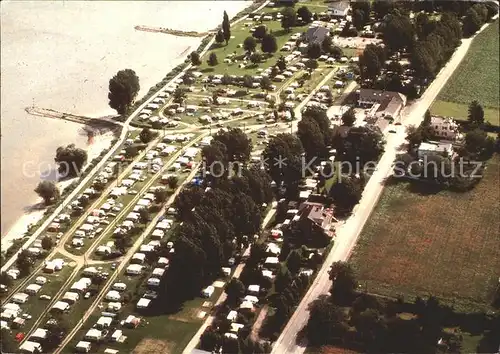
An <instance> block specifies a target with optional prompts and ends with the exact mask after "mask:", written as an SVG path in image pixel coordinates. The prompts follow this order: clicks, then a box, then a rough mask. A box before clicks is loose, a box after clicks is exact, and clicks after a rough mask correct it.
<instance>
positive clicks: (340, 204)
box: [329, 176, 364, 213]
mask: <svg viewBox="0 0 500 354" xmlns="http://www.w3.org/2000/svg"><path fill="white" fill-rule="evenodd" d="M363 188H364V185H363V181H362V180H361V179H360V178H357V177H356V176H349V177H347V176H339V178H338V181H337V182H336V183H334V184H333V186H332V187H331V188H330V192H329V194H330V197H331V198H332V199H333V201H334V203H335V206H336V207H337V209H338V212H339V213H350V212H351V211H352V209H353V208H354V206H355V205H356V204H358V202H359V200H360V199H361V194H362V193H363Z"/></svg>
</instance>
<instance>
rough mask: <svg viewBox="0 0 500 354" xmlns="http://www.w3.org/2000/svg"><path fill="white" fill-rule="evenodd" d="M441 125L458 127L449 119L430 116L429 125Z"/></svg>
mask: <svg viewBox="0 0 500 354" xmlns="http://www.w3.org/2000/svg"><path fill="white" fill-rule="evenodd" d="M441 124H449V125H458V124H457V122H455V120H454V119H453V118H451V117H441V116H431V125H441Z"/></svg>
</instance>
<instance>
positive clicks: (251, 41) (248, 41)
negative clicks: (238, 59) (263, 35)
mask: <svg viewBox="0 0 500 354" xmlns="http://www.w3.org/2000/svg"><path fill="white" fill-rule="evenodd" d="M256 47H257V41H256V40H255V38H253V37H247V38H245V40H244V41H243V49H245V51H247V52H248V53H253V52H255V48H256Z"/></svg>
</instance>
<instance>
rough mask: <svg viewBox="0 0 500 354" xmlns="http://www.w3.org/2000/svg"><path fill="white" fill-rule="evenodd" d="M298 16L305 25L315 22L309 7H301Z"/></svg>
mask: <svg viewBox="0 0 500 354" xmlns="http://www.w3.org/2000/svg"><path fill="white" fill-rule="evenodd" d="M297 15H298V16H299V17H300V18H301V19H302V22H304V23H311V22H312V20H313V18H312V17H313V14H312V12H311V10H309V8H307V6H302V7H299V9H298V10H297Z"/></svg>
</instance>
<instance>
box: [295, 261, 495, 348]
mask: <svg viewBox="0 0 500 354" xmlns="http://www.w3.org/2000/svg"><path fill="white" fill-rule="evenodd" d="M330 279H331V280H332V282H333V283H332V287H331V289H330V293H329V295H323V296H322V297H320V298H319V299H317V300H315V301H314V302H313V303H312V304H311V306H310V317H309V321H308V323H307V326H306V327H305V329H304V335H305V336H306V337H307V339H308V341H309V345H311V346H313V347H321V346H328V345H334V346H342V347H347V348H351V349H354V350H356V351H360V352H367V353H370V352H377V353H430V352H441V353H459V352H461V350H462V339H463V336H462V334H461V331H460V329H458V330H455V331H453V332H451V331H449V330H448V331H447V330H445V327H457V326H458V327H465V328H467V327H469V328H470V326H475V328H476V330H478V331H481V332H482V331H483V330H484V331H485V332H484V333H485V336H486V337H488V339H487V340H488V341H489V342H486V341H484V343H481V344H480V348H482V350H481V351H482V352H488V350H485V349H487V348H489V351H491V350H496V347H495V344H494V341H491V340H492V339H493V337H492V336H494V335H493V333H491V331H495V329H494V328H495V327H496V328H497V329H498V328H499V327H498V325H499V323H500V322H499V321H498V316H496V317H497V319H496V323H495V320H493V321H489V320H488V319H487V318H486V316H485V315H484V314H483V315H482V318H481V319H480V318H479V317H478V316H477V315H478V314H471V315H458V314H456V313H454V310H453V308H452V307H449V306H446V305H443V304H441V303H440V301H439V300H438V299H437V298H436V297H434V296H432V295H430V296H429V297H428V298H427V299H423V298H421V297H420V296H417V297H416V298H415V300H414V301H413V302H407V301H405V299H404V298H403V297H402V296H397V298H396V299H388V298H382V297H377V296H376V295H371V294H369V293H367V292H365V291H362V290H361V289H360V288H362V286H361V284H359V282H358V280H357V278H356V274H355V271H354V269H353V268H352V266H351V265H350V264H348V263H344V262H336V263H334V264H333V266H332V268H331V270H330ZM402 314H406V315H405V316H403V315H402ZM473 323H475V324H474V325H473ZM479 324H480V325H479ZM481 327H482V328H481ZM490 337H491V338H490ZM440 339H441V341H439V340H440ZM438 341H439V342H438ZM497 346H498V345H497Z"/></svg>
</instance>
